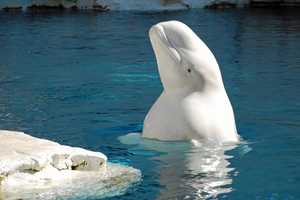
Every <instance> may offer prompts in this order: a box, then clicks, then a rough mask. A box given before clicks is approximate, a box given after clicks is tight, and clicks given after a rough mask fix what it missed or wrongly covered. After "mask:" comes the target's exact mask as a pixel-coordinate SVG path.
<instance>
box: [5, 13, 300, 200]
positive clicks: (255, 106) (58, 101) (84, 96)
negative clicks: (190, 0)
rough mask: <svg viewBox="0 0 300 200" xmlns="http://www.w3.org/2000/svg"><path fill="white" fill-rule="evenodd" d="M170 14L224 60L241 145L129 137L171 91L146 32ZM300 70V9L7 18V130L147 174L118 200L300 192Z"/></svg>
mask: <svg viewBox="0 0 300 200" xmlns="http://www.w3.org/2000/svg"><path fill="white" fill-rule="evenodd" d="M169 19H177V20H181V21H183V22H185V23H186V24H188V25H189V26H190V27H191V28H192V29H193V30H194V31H195V32H196V33H197V34H198V35H199V36H200V37H201V38H202V39H203V40H204V41H205V42H206V43H207V45H208V46H209V47H210V48H211V50H212V51H213V52H214V54H215V56H216V57H217V59H218V61H219V64H220V67H221V71H222V74H223V79H224V83H225V87H226V89H227V93H228V95H229V97H230V99H231V102H232V104H233V107H234V110H235V114H236V121H237V127H238V131H239V134H240V135H241V136H242V137H243V139H244V143H243V144H241V145H239V146H238V147H236V148H234V149H231V148H229V149H227V150H226V151H225V150H224V149H218V148H217V147H207V146H202V147H197V148H195V147H193V146H192V145H191V144H189V143H183V142H182V143H159V142H155V141H141V142H139V143H138V142H137V143H135V144H126V142H125V143H124V142H123V143H121V142H120V139H118V138H119V137H120V136H124V135H126V134H127V133H130V132H140V131H141V129H142V122H143V119H144V117H145V115H146V113H147V111H148V109H149V108H150V106H151V105H152V104H153V102H154V101H155V99H156V98H157V96H158V95H159V94H160V92H161V90H162V86H161V84H160V80H159V76H158V74H157V69H156V63H155V58H154V54H153V52H152V49H151V46H150V41H149V39H148V36H147V31H148V29H149V27H150V26H151V25H152V24H154V23H157V22H159V21H164V20H169ZM299 74H300V14H299V13H297V10H273V11H272V10H252V11H249V10H229V11H209V10H194V11H188V12H170V13H139V12H111V13H98V14H95V13H84V12H83V13H47V14H35V15H32V14H29V13H27V14H24V13H23V14H7V13H1V14H0V129H10V130H19V131H24V132H26V133H30V134H32V135H34V136H38V137H43V138H47V139H51V140H54V141H57V142H60V143H64V144H68V145H72V146H80V147H84V148H88V149H91V150H95V151H101V152H103V153H105V154H106V155H107V156H108V157H109V160H110V161H111V162H117V163H122V164H125V165H130V166H133V167H135V168H138V169H140V170H141V171H142V174H143V180H142V181H141V183H140V184H139V185H137V186H136V187H135V188H132V189H131V190H129V191H128V193H126V194H125V195H123V196H121V197H114V198H111V199H128V200H129V199H130V200H131V199H139V200H141V199H150V200H151V199H230V200H244V199H257V200H277V199H278V200H282V199H284V200H292V199H295V200H296V199H300V190H299V189H300V168H299V166H300V145H299V144H300V76H299ZM135 139H139V138H135ZM121 141H122V140H121ZM0 149H1V147H0Z"/></svg>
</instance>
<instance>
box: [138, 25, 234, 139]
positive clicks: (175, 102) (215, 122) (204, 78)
mask: <svg viewBox="0 0 300 200" xmlns="http://www.w3.org/2000/svg"><path fill="white" fill-rule="evenodd" d="M149 36H150V40H151V44H152V47H153V50H154V53H155V56H156V60H157V65H158V71H159V74H160V79H161V82H162V85H163V92H162V94H161V95H160V97H159V98H158V99H157V100H156V102H155V103H154V105H153V106H152V107H151V109H150V111H149V112H148V114H147V115H146V117H145V120H144V126H143V133H142V135H143V137H145V138H151V139H158V140H165V141H169V140H191V139H196V140H209V141H213V142H218V143H227V142H228V143H231V142H234V143H235V142H238V141H239V135H238V133H237V129H236V125H235V118H234V112H233V109H232V106H231V103H230V100H229V98H228V96H227V93H226V91H225V87H224V85H223V80H222V76H221V72H220V69H219V65H218V63H217V61H216V58H215V57H214V55H213V53H212V52H211V51H210V49H209V48H208V47H207V46H206V45H205V43H204V42H203V41H202V40H201V39H200V38H199V37H198V36H197V35H196V34H195V33H194V32H193V31H192V30H191V29H190V28H189V27H188V26H187V25H185V24H183V23H181V22H179V21H167V22H161V23H158V24H156V25H154V26H152V27H151V29H150V31H149Z"/></svg>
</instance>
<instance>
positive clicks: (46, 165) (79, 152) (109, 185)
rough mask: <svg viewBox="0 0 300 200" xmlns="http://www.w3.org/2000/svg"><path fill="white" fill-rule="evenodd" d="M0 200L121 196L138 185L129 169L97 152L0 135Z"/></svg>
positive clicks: (16, 135) (10, 133)
mask: <svg viewBox="0 0 300 200" xmlns="http://www.w3.org/2000/svg"><path fill="white" fill-rule="evenodd" d="M0 147H1V148H0V199H1V198H4V199H57V198H67V199H68V198H70V197H72V198H73V197H74V196H75V197H78V198H81V197H92V198H93V197H95V198H98V197H103V196H104V197H105V196H112V195H114V194H113V193H115V194H116V195H119V194H122V193H124V192H125V190H126V189H127V188H128V187H129V186H130V185H131V184H132V183H136V182H138V181H139V179H140V177H141V173H140V171H139V170H136V169H133V168H131V167H125V166H121V165H117V164H108V163H107V157H106V156H105V155H104V154H102V153H100V152H93V151H88V150H85V149H82V148H76V147H70V146H65V145H60V144H58V143H56V142H52V141H49V140H45V139H39V138H35V137H32V136H30V135H27V134H25V133H22V132H14V131H0Z"/></svg>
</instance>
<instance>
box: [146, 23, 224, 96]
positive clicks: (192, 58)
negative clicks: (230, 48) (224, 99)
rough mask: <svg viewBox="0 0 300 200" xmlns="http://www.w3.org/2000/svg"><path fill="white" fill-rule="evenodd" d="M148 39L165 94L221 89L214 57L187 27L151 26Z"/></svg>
mask: <svg viewBox="0 0 300 200" xmlns="http://www.w3.org/2000/svg"><path fill="white" fill-rule="evenodd" d="M149 36H150V40H151V44H152V47H153V50H154V53H155V56H156V60H157V64H158V70H159V74H160V78H161V81H162V84H163V87H164V89H165V90H166V91H172V90H178V89H188V90H197V91H205V89H207V88H209V89H210V90H211V89H213V88H223V82H222V77H221V73H220V70H219V66H218V63H217V61H216V59H215V57H214V55H213V54H212V52H211V51H210V50H209V48H208V47H207V46H206V45H205V44H204V42H202V40H201V39H200V38H199V37H198V36H197V35H196V34H195V33H194V32H193V31H192V30H191V29H190V28H189V27H188V26H187V25H185V24H183V23H181V22H179V21H167V22H161V23H158V24H156V25H154V26H152V27H151V29H150V31H149Z"/></svg>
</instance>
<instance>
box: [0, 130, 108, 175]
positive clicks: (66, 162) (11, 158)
mask: <svg viewBox="0 0 300 200" xmlns="http://www.w3.org/2000/svg"><path fill="white" fill-rule="evenodd" d="M0 147H1V150H0V175H1V176H7V175H10V174H13V173H15V172H26V171H31V172H38V171H41V170H43V169H44V168H46V167H53V168H55V169H57V170H85V171H105V169H106V160H107V158H106V156H105V155H104V154H102V153H99V152H92V151H88V150H85V149H82V148H75V147H69V146H64V145H60V144H58V143H55V142H52V141H49V140H44V139H39V138H35V137H32V136H30V135H26V134H25V133H21V132H13V131H0Z"/></svg>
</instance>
